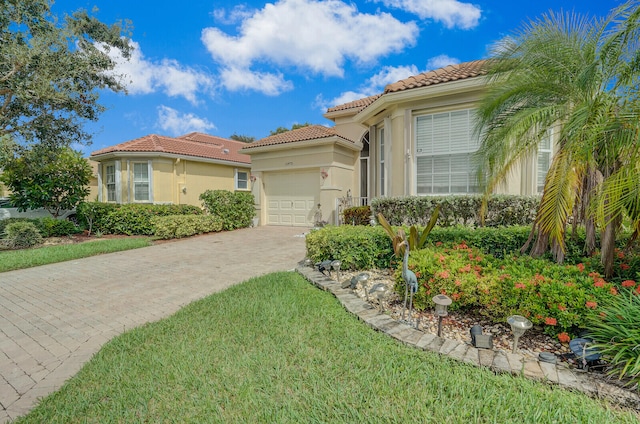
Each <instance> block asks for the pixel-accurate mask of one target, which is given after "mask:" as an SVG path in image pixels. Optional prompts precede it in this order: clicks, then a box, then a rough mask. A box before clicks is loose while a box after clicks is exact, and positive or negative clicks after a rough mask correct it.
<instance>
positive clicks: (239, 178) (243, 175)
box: [236, 169, 249, 190]
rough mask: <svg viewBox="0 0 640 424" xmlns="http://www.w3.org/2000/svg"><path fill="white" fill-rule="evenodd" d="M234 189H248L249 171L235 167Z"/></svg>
mask: <svg viewBox="0 0 640 424" xmlns="http://www.w3.org/2000/svg"><path fill="white" fill-rule="evenodd" d="M236 190H249V173H248V172H247V171H238V170H237V169H236Z"/></svg>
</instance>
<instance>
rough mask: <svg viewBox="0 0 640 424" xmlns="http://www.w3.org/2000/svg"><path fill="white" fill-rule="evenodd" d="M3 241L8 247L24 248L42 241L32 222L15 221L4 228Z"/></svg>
mask: <svg viewBox="0 0 640 424" xmlns="http://www.w3.org/2000/svg"><path fill="white" fill-rule="evenodd" d="M3 241H4V244H5V245H6V246H7V247H8V248H9V249H24V248H27V247H33V246H36V245H38V244H40V243H42V235H41V234H40V232H39V231H38V228H36V226H35V225H34V224H33V223H32V222H27V221H15V222H10V223H9V224H8V225H7V226H6V227H5V228H4V240H3Z"/></svg>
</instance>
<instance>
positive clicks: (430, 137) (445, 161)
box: [415, 109, 480, 195]
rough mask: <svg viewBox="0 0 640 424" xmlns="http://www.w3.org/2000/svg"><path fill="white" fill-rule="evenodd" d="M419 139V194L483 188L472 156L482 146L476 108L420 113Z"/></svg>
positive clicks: (455, 192) (468, 190)
mask: <svg viewBox="0 0 640 424" xmlns="http://www.w3.org/2000/svg"><path fill="white" fill-rule="evenodd" d="M415 138H416V174H417V175H416V184H417V188H416V192H417V193H418V194H419V195H429V194H465V193H477V192H478V191H479V187H478V183H477V177H476V170H475V167H474V166H473V163H472V159H471V156H472V154H473V153H474V152H475V151H476V150H478V147H479V146H480V142H479V140H478V137H475V136H474V111H473V109H466V110H459V111H454V112H444V113H435V114H431V115H421V116H418V117H416V137H415Z"/></svg>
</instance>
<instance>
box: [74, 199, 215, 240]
mask: <svg viewBox="0 0 640 424" xmlns="http://www.w3.org/2000/svg"><path fill="white" fill-rule="evenodd" d="M76 212H77V215H78V222H79V223H81V225H83V226H84V228H91V229H92V231H94V232H101V233H102V234H126V235H152V234H153V232H154V227H153V225H152V223H151V219H152V218H154V217H156V216H169V215H201V214H202V213H203V212H202V209H200V208H199V207H197V206H192V205H150V204H124V205H121V204H115V203H100V202H86V203H82V204H80V205H78V208H77V209H76Z"/></svg>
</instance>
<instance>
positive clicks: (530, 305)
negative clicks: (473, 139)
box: [396, 242, 635, 336]
mask: <svg viewBox="0 0 640 424" xmlns="http://www.w3.org/2000/svg"><path fill="white" fill-rule="evenodd" d="M409 267H410V268H411V269H412V270H413V271H414V272H415V273H416V275H417V276H418V285H419V289H418V292H417V293H416V294H415V295H414V306H415V307H416V309H418V310H425V309H431V308H433V302H432V298H433V296H435V295H436V294H439V293H443V294H446V295H447V296H449V297H451V298H452V300H453V301H454V302H453V304H452V305H451V306H450V310H453V311H455V310H463V311H464V310H467V311H473V312H474V313H479V314H481V315H484V316H486V317H488V318H489V319H492V320H494V321H495V322H504V320H505V319H506V318H507V317H508V316H509V315H513V314H520V315H524V316H526V317H528V318H529V319H530V320H531V321H532V322H533V323H534V324H537V325H540V326H541V327H542V328H543V329H544V332H545V333H547V334H549V335H551V336H556V335H558V334H560V333H567V334H570V333H575V332H576V330H577V329H578V328H579V327H581V326H584V322H585V317H586V315H587V314H588V313H589V312H590V311H593V310H594V305H595V307H596V308H597V306H598V305H600V304H601V303H602V301H603V300H604V299H606V298H608V297H611V296H614V295H616V293H617V292H618V289H617V288H616V285H615V284H612V283H611V282H609V281H606V280H605V279H604V278H602V276H601V275H600V274H599V273H598V272H597V271H592V270H591V269H589V268H588V266H586V265H585V268H582V267H578V266H576V265H557V264H555V263H552V262H550V261H548V260H545V259H533V258H531V257H529V256H522V257H520V256H514V257H509V258H508V259H496V258H494V257H493V256H491V255H487V254H484V253H482V251H481V250H479V249H477V248H475V247H469V246H468V245H467V244H466V243H460V242H459V243H453V244H451V243H449V244H447V243H445V244H440V245H439V246H436V245H430V246H427V247H426V248H424V249H421V250H418V251H412V253H411V257H410V259H409ZM629 281H631V280H629ZM634 283H635V282H634ZM630 284H631V283H629V282H627V283H626V286H628V287H629V288H631V289H634V287H631V285H630ZM396 290H398V293H402V294H404V283H403V281H402V277H401V273H400V269H398V271H397V273H396Z"/></svg>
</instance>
